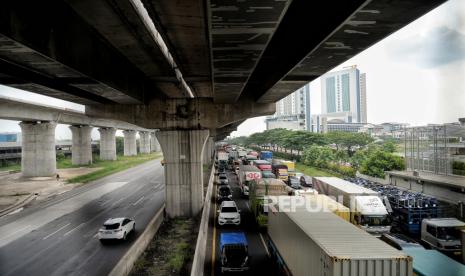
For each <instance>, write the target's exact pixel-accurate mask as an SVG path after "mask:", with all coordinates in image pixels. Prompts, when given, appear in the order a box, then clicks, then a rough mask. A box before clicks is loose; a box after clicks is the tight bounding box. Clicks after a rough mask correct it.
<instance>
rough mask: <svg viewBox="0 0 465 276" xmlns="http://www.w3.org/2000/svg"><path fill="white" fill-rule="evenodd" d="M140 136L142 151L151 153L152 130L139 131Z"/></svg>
mask: <svg viewBox="0 0 465 276" xmlns="http://www.w3.org/2000/svg"><path fill="white" fill-rule="evenodd" d="M139 136H140V140H139V141H140V145H139V150H140V153H150V132H148V131H139Z"/></svg>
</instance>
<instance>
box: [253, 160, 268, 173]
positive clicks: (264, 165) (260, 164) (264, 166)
mask: <svg viewBox="0 0 465 276" xmlns="http://www.w3.org/2000/svg"><path fill="white" fill-rule="evenodd" d="M251 163H252V164H251V165H253V166H255V167H257V168H259V169H260V171H262V172H263V171H269V172H271V163H270V162H268V161H266V160H252V161H251Z"/></svg>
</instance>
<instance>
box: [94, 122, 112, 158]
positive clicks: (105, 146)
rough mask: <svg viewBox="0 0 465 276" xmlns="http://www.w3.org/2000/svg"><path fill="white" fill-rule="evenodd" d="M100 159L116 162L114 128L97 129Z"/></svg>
mask: <svg viewBox="0 0 465 276" xmlns="http://www.w3.org/2000/svg"><path fill="white" fill-rule="evenodd" d="M98 131H99V132H100V159H102V160H116V138H115V134H116V128H99V129H98Z"/></svg>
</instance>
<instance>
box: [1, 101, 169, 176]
mask: <svg viewBox="0 0 465 276" xmlns="http://www.w3.org/2000/svg"><path fill="white" fill-rule="evenodd" d="M0 119H6V120H15V121H21V123H20V126H21V130H22V139H21V149H22V150H21V170H22V173H23V175H24V176H28V177H35V176H50V175H54V174H55V173H56V154H55V127H56V125H57V124H67V125H71V126H70V130H71V132H72V147H71V152H72V153H71V156H72V163H73V164H74V165H84V164H89V163H92V145H91V131H92V128H93V127H98V128H99V129H98V131H99V132H100V158H101V159H102V160H116V140H115V134H116V130H117V129H122V130H124V131H123V133H124V155H126V156H131V155H136V154H137V145H136V132H137V131H138V132H139V136H140V147H139V148H140V152H141V153H149V152H151V151H160V145H159V143H158V141H157V139H156V137H155V132H154V131H153V130H149V129H145V128H141V127H138V126H136V125H132V124H129V123H126V122H121V121H116V120H108V119H99V118H93V117H89V116H87V115H86V114H85V113H84V112H79V111H76V110H70V109H66V108H57V107H52V106H47V105H38V104H36V103H32V102H28V101H22V100H17V99H11V98H8V97H0Z"/></svg>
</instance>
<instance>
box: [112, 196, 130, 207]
mask: <svg viewBox="0 0 465 276" xmlns="http://www.w3.org/2000/svg"><path fill="white" fill-rule="evenodd" d="M126 198H127V196H125V197H122V198H120V199H118V200H117V201H115V202H113V204H112V206H115V205H116V204H118V203H119V202H120V201H121V200H123V199H126Z"/></svg>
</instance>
